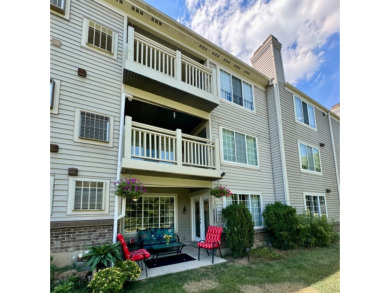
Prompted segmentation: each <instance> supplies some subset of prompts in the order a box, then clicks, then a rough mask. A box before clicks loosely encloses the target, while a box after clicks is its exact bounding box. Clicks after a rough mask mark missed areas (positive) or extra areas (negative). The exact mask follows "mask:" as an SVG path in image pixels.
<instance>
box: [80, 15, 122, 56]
mask: <svg viewBox="0 0 390 293" xmlns="http://www.w3.org/2000/svg"><path fill="white" fill-rule="evenodd" d="M117 40H118V34H117V33H116V32H114V31H113V30H111V29H109V28H108V27H106V26H103V25H101V24H99V23H97V22H95V21H92V20H88V19H84V28H83V37H82V41H81V43H82V45H83V46H84V47H87V48H92V49H94V50H97V51H98V52H100V53H103V54H105V55H107V56H111V57H113V58H115V59H116V55H117Z"/></svg>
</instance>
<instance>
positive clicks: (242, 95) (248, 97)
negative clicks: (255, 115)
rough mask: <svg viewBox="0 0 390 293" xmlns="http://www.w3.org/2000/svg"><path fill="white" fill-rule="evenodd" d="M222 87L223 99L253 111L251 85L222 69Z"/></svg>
mask: <svg viewBox="0 0 390 293" xmlns="http://www.w3.org/2000/svg"><path fill="white" fill-rule="evenodd" d="M220 86H221V98H222V99H224V100H226V101H229V102H233V103H235V104H237V105H240V106H242V107H245V108H247V109H249V110H252V111H253V109H254V107H253V92H252V86H251V85H250V84H249V83H246V82H245V81H242V80H241V79H238V78H237V77H235V76H232V75H230V74H229V73H227V72H226V71H224V70H222V69H221V70H220Z"/></svg>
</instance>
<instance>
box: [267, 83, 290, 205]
mask: <svg viewBox="0 0 390 293" xmlns="http://www.w3.org/2000/svg"><path fill="white" fill-rule="evenodd" d="M271 81H272V84H273V86H274V91H275V106H276V119H277V122H278V133H279V145H280V157H281V160H282V175H283V187H284V198H285V201H286V205H290V193H289V189H288V179H287V167H286V155H285V150H284V139H283V126H282V111H281V107H280V96H279V85H278V83H277V82H276V81H275V79H274V78H273V79H272V80H271Z"/></svg>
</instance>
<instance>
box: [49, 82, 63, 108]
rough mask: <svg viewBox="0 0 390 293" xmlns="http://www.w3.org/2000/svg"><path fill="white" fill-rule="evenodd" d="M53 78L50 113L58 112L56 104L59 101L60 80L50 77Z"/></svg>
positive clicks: (57, 104)
mask: <svg viewBox="0 0 390 293" xmlns="http://www.w3.org/2000/svg"><path fill="white" fill-rule="evenodd" d="M52 80H54V84H55V86H54V98H53V108H52V109H50V113H51V114H58V106H59V103H60V88H61V81H60V80H58V79H55V78H52Z"/></svg>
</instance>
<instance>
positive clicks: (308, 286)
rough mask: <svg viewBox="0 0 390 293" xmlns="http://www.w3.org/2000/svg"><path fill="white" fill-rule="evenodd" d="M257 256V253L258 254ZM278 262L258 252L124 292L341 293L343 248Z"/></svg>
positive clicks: (289, 254)
mask: <svg viewBox="0 0 390 293" xmlns="http://www.w3.org/2000/svg"><path fill="white" fill-rule="evenodd" d="M256 252H257V253H256ZM281 253H282V257H281V259H279V260H274V258H278V257H276V256H275V255H273V256H272V257H271V258H269V257H267V256H266V255H262V253H259V252H258V251H252V252H251V255H250V262H249V264H248V262H247V259H246V258H244V259H233V258H231V259H230V260H229V261H228V262H226V263H223V264H215V265H213V266H209V267H204V268H200V269H196V270H190V271H186V272H181V273H175V274H169V275H164V276H160V277H154V278H148V279H145V280H142V281H137V282H132V283H131V284H130V286H128V287H127V288H126V287H125V289H124V290H123V291H124V292H153V293H154V292H156V293H158V292H163V293H166V292H187V293H197V292H209V293H211V292H267V293H268V292H269V293H271V292H272V293H278V292H281V293H282V292H301V293H317V292H321V293H333V292H340V245H339V243H336V244H332V245H331V246H329V247H326V248H311V249H295V250H290V251H283V252H281Z"/></svg>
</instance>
